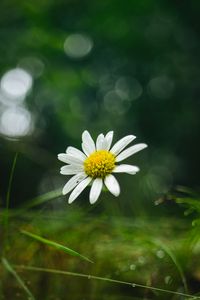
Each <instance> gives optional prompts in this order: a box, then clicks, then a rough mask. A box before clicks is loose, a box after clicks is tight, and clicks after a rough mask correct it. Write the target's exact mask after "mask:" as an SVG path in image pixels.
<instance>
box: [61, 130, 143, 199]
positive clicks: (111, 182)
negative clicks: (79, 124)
mask: <svg viewBox="0 0 200 300" xmlns="http://www.w3.org/2000/svg"><path fill="white" fill-rule="evenodd" d="M135 138H136V137H135V136H134V135H127V136H125V137H124V138H122V139H120V140H119V141H118V142H117V143H115V144H114V146H112V147H111V144H112V140H113V131H109V132H108V133H107V134H106V135H103V134H102V133H101V134H99V136H98V137H97V140H96V143H95V142H94V140H93V139H92V137H91V135H90V134H89V132H88V131H87V130H85V131H84V132H83V134H82V151H80V150H78V149H76V148H74V147H68V148H67V150H66V153H61V154H58V159H59V160H60V161H62V162H64V163H65V164H66V165H65V166H63V167H62V168H61V170H60V173H61V174H63V175H73V176H72V177H71V179H69V180H68V182H67V183H66V184H65V186H64V188H63V191H62V192H63V195H66V194H67V193H69V192H71V194H70V196H69V200H68V202H69V203H72V202H73V201H74V200H75V199H76V198H77V197H78V196H79V195H80V194H81V192H82V191H83V190H84V189H85V188H86V187H87V186H88V185H89V184H90V183H92V186H91V189H90V196H89V200H90V203H91V204H93V203H95V202H96V201H97V200H98V198H99V196H100V193H101V190H102V188H103V185H104V184H105V186H106V187H107V189H108V190H109V191H110V192H111V193H112V194H113V195H114V196H119V194H120V186H119V183H118V181H117V180H116V178H115V176H114V175H113V173H128V174H131V175H135V174H136V173H137V172H138V171H139V168H138V167H137V166H133V165H127V164H119V163H120V162H121V161H122V160H124V159H126V158H128V157H129V156H131V155H133V154H135V153H136V152H138V151H140V150H142V149H144V148H146V147H147V145H146V144H143V143H141V144H136V145H133V146H131V147H128V148H127V149H126V150H124V149H125V148H126V146H128V145H129V144H130V143H131V142H132V141H133V140H134V139H135Z"/></svg>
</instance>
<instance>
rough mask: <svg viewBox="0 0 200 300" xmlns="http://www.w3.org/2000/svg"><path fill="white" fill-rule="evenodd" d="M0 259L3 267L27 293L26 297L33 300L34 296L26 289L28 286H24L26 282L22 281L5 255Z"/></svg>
mask: <svg viewBox="0 0 200 300" xmlns="http://www.w3.org/2000/svg"><path fill="white" fill-rule="evenodd" d="M1 261H2V264H3V266H4V267H5V269H6V270H7V271H8V272H9V273H11V274H12V275H13V276H14V277H15V279H16V280H17V282H18V283H19V285H20V286H21V287H22V289H23V290H24V291H25V293H26V294H27V295H28V299H29V300H35V297H34V296H33V294H32V293H31V291H30V290H29V289H28V287H27V286H26V284H25V283H24V281H23V280H22V279H21V277H20V276H19V275H18V274H17V272H16V271H15V270H14V269H13V267H12V266H11V265H10V263H9V262H8V261H7V259H6V258H5V257H3V258H2V259H1Z"/></svg>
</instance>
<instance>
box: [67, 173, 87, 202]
mask: <svg viewBox="0 0 200 300" xmlns="http://www.w3.org/2000/svg"><path fill="white" fill-rule="evenodd" d="M91 180H92V178H91V177H87V178H85V179H84V180H82V181H81V182H80V183H79V184H78V185H77V186H76V187H75V189H74V190H73V192H72V193H71V195H70V196H69V200H68V203H72V202H73V201H74V200H75V199H76V198H77V197H78V196H79V195H80V193H81V192H82V191H83V190H84V189H85V188H86V186H87V185H88V184H89V183H90V182H91Z"/></svg>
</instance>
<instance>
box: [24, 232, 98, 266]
mask: <svg viewBox="0 0 200 300" xmlns="http://www.w3.org/2000/svg"><path fill="white" fill-rule="evenodd" d="M21 233H23V234H25V235H27V236H29V237H31V238H33V239H35V240H37V241H39V242H41V243H43V244H46V245H48V246H52V247H54V248H56V249H57V250H61V251H64V252H65V253H68V254H70V255H72V256H77V257H80V258H82V259H84V260H86V261H88V262H91V263H93V261H91V260H90V259H89V258H87V257H85V256H83V255H81V254H80V253H78V252H76V251H74V250H72V249H70V248H68V247H65V246H63V245H61V244H58V243H56V242H53V241H51V240H47V239H45V238H43V237H41V236H39V235H36V234H33V233H30V232H28V231H25V230H21Z"/></svg>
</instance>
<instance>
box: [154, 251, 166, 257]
mask: <svg viewBox="0 0 200 300" xmlns="http://www.w3.org/2000/svg"><path fill="white" fill-rule="evenodd" d="M156 256H157V257H158V258H161V259H162V258H164V257H165V252H164V251H163V250H158V251H157V252H156Z"/></svg>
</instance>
